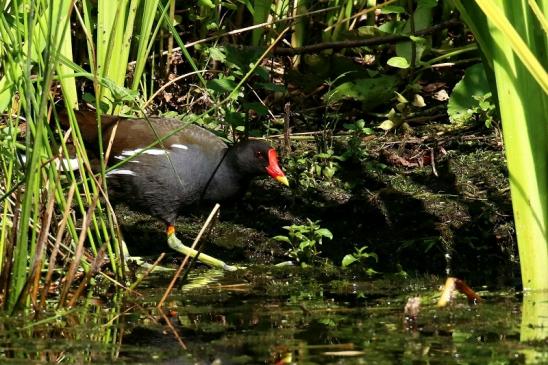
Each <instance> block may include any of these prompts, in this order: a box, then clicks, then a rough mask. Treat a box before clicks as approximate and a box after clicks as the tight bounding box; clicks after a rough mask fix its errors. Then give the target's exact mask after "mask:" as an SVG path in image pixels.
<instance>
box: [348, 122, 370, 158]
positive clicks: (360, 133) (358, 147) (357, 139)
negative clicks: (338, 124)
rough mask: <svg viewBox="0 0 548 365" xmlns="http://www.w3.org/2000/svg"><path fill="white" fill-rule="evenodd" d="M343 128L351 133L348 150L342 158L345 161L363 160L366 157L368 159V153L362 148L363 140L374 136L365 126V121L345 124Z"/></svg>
mask: <svg viewBox="0 0 548 365" xmlns="http://www.w3.org/2000/svg"><path fill="white" fill-rule="evenodd" d="M343 127H344V128H346V129H347V130H348V131H349V132H350V140H349V141H348V148H347V149H346V151H345V152H344V153H343V154H342V157H343V158H344V159H345V160H346V159H349V158H354V159H356V160H362V159H363V158H364V157H367V152H366V151H365V149H364V148H362V140H363V138H364V137H365V136H368V135H370V134H373V130H372V129H371V128H369V127H366V126H365V121H364V120H363V119H360V120H357V121H356V122H354V123H345V124H344V125H343Z"/></svg>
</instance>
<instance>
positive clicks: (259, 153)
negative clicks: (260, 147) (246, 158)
mask: <svg viewBox="0 0 548 365" xmlns="http://www.w3.org/2000/svg"><path fill="white" fill-rule="evenodd" d="M255 157H257V158H258V159H261V160H262V159H263V153H262V152H261V151H257V152H255Z"/></svg>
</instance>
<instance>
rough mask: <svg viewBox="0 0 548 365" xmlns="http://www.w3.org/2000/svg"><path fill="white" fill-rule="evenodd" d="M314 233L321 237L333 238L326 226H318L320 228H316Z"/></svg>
mask: <svg viewBox="0 0 548 365" xmlns="http://www.w3.org/2000/svg"><path fill="white" fill-rule="evenodd" d="M316 234H317V235H319V236H321V237H327V238H329V239H330V240H332V239H333V233H331V231H330V230H329V229H327V228H320V229H318V230H316Z"/></svg>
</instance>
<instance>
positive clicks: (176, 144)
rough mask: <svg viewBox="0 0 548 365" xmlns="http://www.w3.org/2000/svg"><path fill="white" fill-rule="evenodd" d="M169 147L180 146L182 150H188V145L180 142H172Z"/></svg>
mask: <svg viewBox="0 0 548 365" xmlns="http://www.w3.org/2000/svg"><path fill="white" fill-rule="evenodd" d="M169 147H171V148H180V149H182V150H188V146H185V145H184V144H178V143H175V144H172V145H171V146H169Z"/></svg>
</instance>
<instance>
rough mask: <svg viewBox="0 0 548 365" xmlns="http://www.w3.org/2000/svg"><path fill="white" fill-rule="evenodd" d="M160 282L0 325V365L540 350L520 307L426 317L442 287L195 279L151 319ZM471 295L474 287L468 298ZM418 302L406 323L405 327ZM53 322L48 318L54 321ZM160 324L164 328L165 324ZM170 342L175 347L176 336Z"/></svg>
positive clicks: (414, 358) (306, 279)
mask: <svg viewBox="0 0 548 365" xmlns="http://www.w3.org/2000/svg"><path fill="white" fill-rule="evenodd" d="M169 279H170V278H169V277H159V276H158V277H153V278H149V279H147V281H146V282H145V283H144V286H142V287H140V288H138V292H139V293H140V295H137V294H135V293H124V294H113V295H111V296H106V297H103V298H94V300H92V301H90V302H89V303H88V305H87V306H86V307H79V308H76V309H74V310H73V311H72V312H70V313H59V312H58V313H54V312H52V313H50V314H49V316H47V317H43V318H42V319H43V321H44V322H45V323H42V324H35V325H33V322H32V321H29V319H28V316H29V314H27V315H26V316H25V317H16V318H6V317H3V318H1V319H0V326H1V329H2V331H0V339H1V342H0V346H1V347H0V363H14V364H42V363H47V362H50V363H51V362H60V363H94V364H101V363H103V364H413V365H415V364H546V363H548V343H547V342H546V341H538V342H521V341H520V336H521V335H522V333H521V328H522V324H521V322H522V313H521V311H522V309H521V297H520V295H518V294H516V293H514V292H513V291H512V290H507V291H503V290H498V291H488V290H485V289H486V288H479V293H480V295H481V296H482V298H483V302H482V303H481V304H479V305H469V304H468V303H467V301H466V298H464V297H463V296H459V297H458V298H457V300H456V301H455V302H454V303H453V304H451V305H450V306H449V307H447V308H443V309H440V308H437V307H436V306H435V303H436V300H437V297H438V296H439V292H438V290H437V289H438V288H437V286H438V285H439V284H443V280H442V279H436V278H427V279H421V280H418V279H417V280H408V279H398V278H393V279H382V280H371V281H370V280H362V279H360V280H358V279H356V278H352V277H349V276H347V275H344V274H341V273H329V274H326V273H322V272H319V271H314V270H303V269H296V268H286V269H277V270H275V271H269V270H267V269H262V270H256V271H249V270H242V271H238V272H236V273H231V274H226V275H225V274H222V273H219V272H215V271H195V272H194V273H193V275H192V277H191V278H190V279H191V284H190V285H186V286H185V287H184V288H180V287H179V288H176V289H175V291H174V292H173V293H172V295H171V296H170V297H169V299H168V300H167V302H166V303H165V305H164V307H163V308H164V310H163V313H164V315H165V317H164V315H162V313H161V312H160V311H159V310H158V309H157V308H156V305H157V303H158V301H159V300H160V298H161V296H162V295H163V293H164V291H165V288H166V287H167V284H168V282H169ZM475 289H478V288H475ZM414 296H420V298H421V306H420V309H419V312H418V315H417V318H416V320H415V321H409V320H406V319H405V318H404V314H403V309H404V306H405V304H406V302H407V300H408V298H410V297H414ZM54 315H56V317H54ZM166 319H167V321H169V324H170V325H171V327H170V326H168V325H167V322H166ZM174 333H177V336H179V337H180V341H179V340H178V339H177V337H176V335H174Z"/></svg>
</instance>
